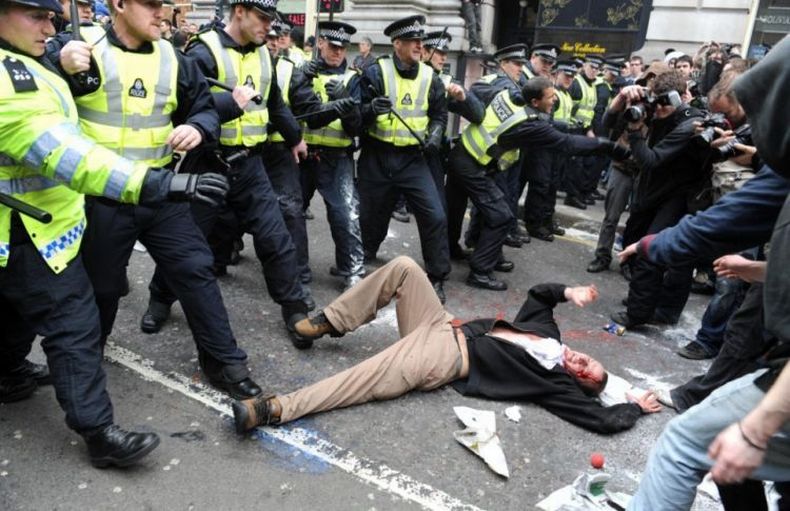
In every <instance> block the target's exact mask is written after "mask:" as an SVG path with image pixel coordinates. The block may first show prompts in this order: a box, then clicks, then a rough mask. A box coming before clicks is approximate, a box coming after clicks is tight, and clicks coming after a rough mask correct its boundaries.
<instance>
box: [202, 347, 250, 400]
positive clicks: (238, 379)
mask: <svg viewBox="0 0 790 511" xmlns="http://www.w3.org/2000/svg"><path fill="white" fill-rule="evenodd" d="M198 361H199V363H200V368H201V369H202V370H203V374H205V375H206V379H207V380H208V383H209V384H210V385H211V386H212V387H215V388H217V389H219V390H221V391H222V392H225V393H226V394H228V395H229V396H230V397H232V398H233V399H248V398H251V397H255V396H258V395H260V393H261V388H260V387H259V386H258V384H257V383H255V382H254V381H252V378H250V370H249V369H247V366H245V365H244V364H225V363H223V362H220V361H218V360H217V359H215V358H214V357H212V356H211V355H209V354H208V353H207V352H206V351H205V350H203V349H201V348H198Z"/></svg>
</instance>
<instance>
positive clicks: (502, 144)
mask: <svg viewBox="0 0 790 511" xmlns="http://www.w3.org/2000/svg"><path fill="white" fill-rule="evenodd" d="M554 95H555V93H554V86H553V84H552V83H551V81H550V80H549V79H548V78H545V77H537V78H532V79H530V80H528V81H527V83H526V84H525V85H524V88H523V89H522V92H521V95H520V97H521V98H523V100H524V101H526V102H527V106H521V105H519V104H517V103H515V102H514V101H513V98H512V96H511V94H510V91H509V90H508V89H502V90H501V91H500V92H498V93H497V94H496V95H495V96H494V98H493V99H492V100H491V102H490V103H489V104H488V106H487V107H486V112H485V117H484V119H483V122H482V123H479V124H470V125H469V126H467V127H466V129H464V131H463V133H462V134H461V144H457V145H456V146H455V147H454V148H453V150H452V151H451V152H450V168H451V169H453V170H452V174H451V175H453V176H458V177H459V178H460V179H462V180H463V181H464V183H465V184H466V186H467V191H468V192H469V195H470V197H471V198H472V200H473V201H476V202H477V204H476V205H477V207H478V211H479V214H480V215H481V216H482V217H483V219H484V220H483V224H484V227H483V228H482V230H481V233H480V239H479V240H478V245H477V248H475V251H474V253H473V254H472V257H471V258H470V260H469V266H470V269H471V271H470V273H469V276H468V277H467V280H466V282H467V284H469V285H470V286H473V287H479V288H483V289H490V290H493V291H504V290H505V289H507V284H506V283H505V282H502V281H500V280H498V279H496V278H495V277H494V276H493V270H494V267H495V266H496V264H497V261H498V260H499V259H498V257H499V253H500V251H501V249H502V242H503V239H504V232H506V230H507V228H508V226H509V224H510V221H511V220H512V212H511V211H510V208H508V207H507V205H506V204H505V203H504V200H503V195H504V193H503V192H502V190H500V189H499V188H498V187H497V186H495V185H494V183H493V182H492V180H491V179H490V178H488V177H487V174H488V173H489V172H490V171H491V170H493V169H495V168H500V169H501V168H508V167H510V166H512V165H513V164H514V163H515V162H516V161H518V159H519V154H518V153H519V149H521V148H530V149H531V148H546V149H550V150H554V151H562V152H567V153H582V154H583V153H592V152H604V151H606V152H613V153H615V154H617V155H618V156H619V157H623V156H624V153H625V152H626V151H625V150H624V149H623V148H622V147H620V146H617V145H616V144H614V143H613V142H611V141H609V140H607V139H602V140H598V139H594V138H589V137H583V136H578V135H569V134H567V133H562V132H560V131H558V130H557V129H556V128H555V127H554V126H553V125H552V123H551V121H550V118H549V116H548V114H549V113H550V112H551V109H552V108H553V106H554Z"/></svg>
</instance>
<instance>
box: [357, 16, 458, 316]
mask: <svg viewBox="0 0 790 511" xmlns="http://www.w3.org/2000/svg"><path fill="white" fill-rule="evenodd" d="M424 24H425V18H424V17H423V16H410V17H408V18H404V19H400V20H398V21H395V22H393V23H391V24H390V25H389V26H388V27H387V28H386V29H385V30H384V34H385V35H387V36H389V37H390V39H391V40H392V43H393V46H394V53H393V54H392V55H391V56H390V55H388V56H384V57H380V58H379V59H378V60H377V61H376V63H375V64H373V65H371V66H370V67H368V68H367V69H366V70H365V74H364V75H363V76H362V81H361V84H362V85H361V87H362V91H361V92H362V105H363V111H362V117H363V122H364V124H365V126H366V127H367V130H366V131H365V133H364V134H363V140H362V154H361V155H360V157H359V196H360V224H361V226H362V243H363V247H364V250H365V258H366V259H367V260H373V259H374V258H375V257H376V252H378V249H379V246H380V245H381V243H382V242H383V241H384V238H385V237H386V235H387V226H388V224H389V219H390V214H391V213H392V210H393V207H394V205H395V201H396V200H397V198H398V194H399V193H403V195H404V197H405V198H406V200H407V201H408V203H409V207H410V209H411V211H412V213H413V214H414V216H415V219H416V220H417V228H418V229H419V232H420V243H421V245H422V253H423V260H424V261H425V270H426V272H427V273H428V277H429V278H430V279H431V282H432V283H433V288H434V290H435V291H436V294H437V296H438V297H439V299H440V300H441V301H442V302H444V301H445V294H444V287H443V281H444V279H445V278H446V277H447V274H448V273H449V272H450V255H449V250H448V246H447V216H446V214H445V212H444V209H443V208H442V204H441V200H440V199H439V192H438V191H437V190H436V185H435V184H434V182H433V179H432V178H431V171H430V169H429V168H428V164H427V163H426V161H425V157H424V156H423V153H422V150H423V149H424V150H426V151H438V150H439V147H440V146H441V143H442V136H443V134H444V129H445V126H446V125H447V98H446V95H445V88H444V84H443V83H442V81H441V79H440V78H439V77H438V76H437V75H436V74H435V73H434V72H433V69H431V67H430V66H428V65H426V64H424V63H422V62H421V61H420V59H421V56H422V39H423V37H424V35H425V31H424V28H423V26H424ZM396 114H397V116H396ZM398 116H399V117H400V119H399V118H398ZM404 123H405V125H404Z"/></svg>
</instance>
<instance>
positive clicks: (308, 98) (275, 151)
mask: <svg viewBox="0 0 790 511" xmlns="http://www.w3.org/2000/svg"><path fill="white" fill-rule="evenodd" d="M275 69H276V73H275V74H276V76H277V85H278V86H279V87H280V91H281V93H282V97H283V101H284V102H285V105H286V106H287V107H289V108H290V109H291V111H292V112H293V113H294V114H295V115H299V116H307V117H306V119H305V127H306V131H305V139H306V141H308V142H311V139H310V136H309V134H310V133H311V131H310V130H319V129H321V128H323V127H325V126H327V125H328V124H329V123H331V122H333V121H336V119H338V118H339V117H338V116H339V115H341V114H345V115H349V114H352V113H353V112H354V111H358V108H357V106H356V105H355V101H354V99H353V98H343V99H340V100H337V101H327V103H326V106H325V105H324V103H322V102H321V99H322V98H321V96H320V95H319V94H318V93H317V92H316V91H315V90H314V88H313V84H314V80H310V79H307V78H306V77H305V75H304V73H303V72H302V71H301V69H300V68H299V67H297V66H296V64H295V63H294V62H292V61H291V60H290V59H289V58H287V57H284V56H282V55H281V56H279V57H278V58H277V59H276V60H275ZM324 97H325V96H324ZM357 117H358V114H357ZM270 126H271V125H270ZM262 154H263V163H264V166H265V167H266V173H267V175H268V176H269V180H270V181H271V183H272V188H274V191H275V193H276V194H277V199H278V201H279V204H280V212H281V213H282V215H283V219H284V220H285V225H286V227H287V228H288V232H289V233H290V234H291V238H292V239H293V242H294V245H295V246H296V252H297V261H298V264H299V275H300V279H301V281H302V282H303V283H308V282H310V281H311V280H312V273H311V271H310V267H309V264H308V248H307V229H306V226H305V216H304V201H303V193H302V183H301V179H302V178H303V176H300V169H299V165H297V163H296V160H294V157H293V155H292V154H291V151H290V149H289V148H288V147H287V146H286V144H285V139H284V138H283V136H282V135H281V134H280V133H279V132H278V131H276V130H274V128H273V127H272V131H271V132H270V133H269V137H268V139H267V141H266V144H265V146H264V149H263V151H262ZM308 161H309V160H308ZM306 163H307V161H305V162H303V165H304V164H306ZM316 170H317V169H316ZM352 170H353V168H352ZM352 174H353V172H352ZM326 179H327V178H324V180H326ZM311 182H312V181H311ZM357 203H358V201H356V202H355V204H357ZM358 214H359V213H358V211H356V214H355V215H354V217H357V216H358ZM330 218H334V217H333V216H332V215H331V214H330ZM355 221H356V222H357V237H359V228H358V225H359V223H358V220H357V219H356V218H355ZM333 232H334V231H333ZM359 252H360V261H361V252H362V242H361V240H360V242H359Z"/></svg>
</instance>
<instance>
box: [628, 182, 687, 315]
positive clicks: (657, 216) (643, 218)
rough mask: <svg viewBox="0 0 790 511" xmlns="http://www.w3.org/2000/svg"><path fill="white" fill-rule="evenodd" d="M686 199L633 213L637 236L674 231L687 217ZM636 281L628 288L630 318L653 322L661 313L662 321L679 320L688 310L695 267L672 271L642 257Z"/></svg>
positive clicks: (636, 267)
mask: <svg viewBox="0 0 790 511" xmlns="http://www.w3.org/2000/svg"><path fill="white" fill-rule="evenodd" d="M686 211H687V205H686V198H685V196H676V197H668V198H666V199H664V201H663V202H661V203H660V204H659V205H657V206H654V207H653V208H650V209H642V210H640V211H638V212H637V211H634V212H632V213H631V217H630V218H629V222H632V223H633V225H634V226H636V227H635V230H636V231H637V232H643V234H655V233H657V232H659V231H661V230H662V229H664V228H666V227H672V226H673V225H675V224H677V223H678V221H679V220H680V219H681V218H682V217H683V215H685V214H686ZM633 264H634V266H633V278H632V279H631V282H630V285H629V287H628V315H629V316H630V317H631V318H632V319H633V320H635V321H641V322H646V321H649V320H650V318H651V317H652V316H653V314H654V313H656V312H657V311H660V314H661V316H662V317H664V318H667V319H668V320H676V319H677V318H678V317H680V314H681V312H683V308H684V307H685V306H686V301H687V300H688V295H689V291H690V290H691V280H692V271H693V264H684V265H673V266H669V267H665V266H660V265H657V264H654V263H652V262H650V261H648V260H647V259H645V258H643V257H640V258H637V260H636V261H635V262H634V263H633Z"/></svg>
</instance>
